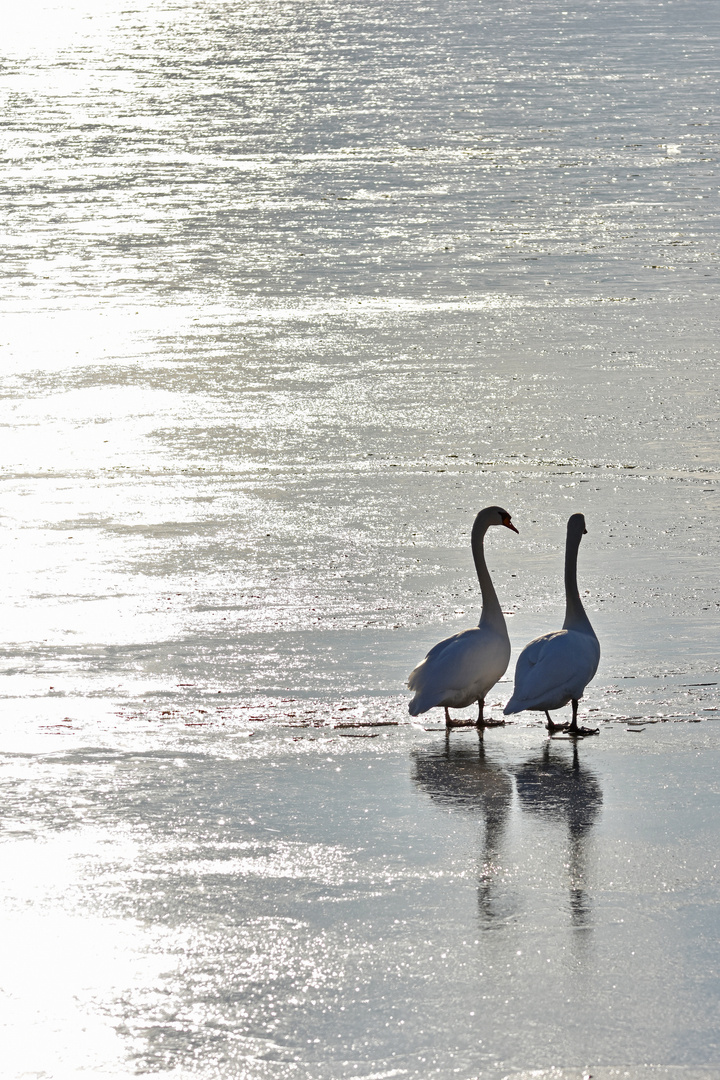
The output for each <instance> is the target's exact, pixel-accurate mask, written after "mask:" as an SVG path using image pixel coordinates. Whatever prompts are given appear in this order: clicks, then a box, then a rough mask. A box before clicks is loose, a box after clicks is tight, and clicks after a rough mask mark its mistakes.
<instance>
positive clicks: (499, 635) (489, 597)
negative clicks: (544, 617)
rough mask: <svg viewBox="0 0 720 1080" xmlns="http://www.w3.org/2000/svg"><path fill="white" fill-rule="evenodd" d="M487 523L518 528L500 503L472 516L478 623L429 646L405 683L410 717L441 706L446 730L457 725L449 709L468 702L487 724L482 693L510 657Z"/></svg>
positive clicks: (506, 664)
mask: <svg viewBox="0 0 720 1080" xmlns="http://www.w3.org/2000/svg"><path fill="white" fill-rule="evenodd" d="M491 525H504V526H505V527H506V528H507V529H512V531H513V532H515V533H516V532H517V529H516V528H515V526H514V525H513V523H512V521H511V520H510V515H509V514H508V512H507V510H503V509H502V508H501V507H500V506H487V507H486V508H485V509H484V510H481V511H480V513H479V514H478V515H477V517H476V518H475V522H474V524H473V527H472V534H471V541H470V542H471V546H472V553H473V559H474V560H475V569H476V570H477V576H478V580H479V581H480V592H481V593H482V602H483V606H482V611H481V613H480V622H479V624H478V625H477V626H473V627H470V629H468V630H461V631H460V633H459V634H453V636H452V637H449V638H445V640H444V641H439V642H438V644H437V645H433V647H432V649H431V650H430V652H429V653H428V654H427V656H426V657H425V659H424V660H421V661H420V663H419V664H418V666H417V667H416V668H415V669H414V670H413V671H411V673H410V676H409V678H408V682H407V684H408V688H409V689H410V690H412V691H414V695H415V696H414V697H413V699H412V701H410V703H409V704H408V712H409V713H410V715H411V716H418V715H419V713H424V712H427V711H428V709H433V708H435V706H436V705H440V706H442V707H443V708H444V709H445V725H446V727H447V728H451V727H458V726H460V725H459V724H457V723H455V724H454V723H453V721H452V720H451V719H450V713H449V712H448V709H450V708H452V709H464V708H465V707H466V706H467V705H470V704H472V702H473V701H477V703H478V710H479V711H478V718H477V721H476V723H477V726H478V727H479V728H483V727H485V726H487V723H488V722H487V721H486V720H485V719H484V717H483V708H484V705H485V695H486V694H487V693H488V691H489V690H490V689H491V687H493V686H494V685H495V683H496V682H497V681H498V679H499V678H501V677H502V676H503V675H504V674H505V671H506V670H507V666H508V662H509V660H510V638H509V637H508V632H507V627H506V626H505V619H504V618H503V613H502V610H501V608H500V604H499V602H498V598H497V596H496V594H495V589H494V588H493V583H492V581H491V580H490V574H489V573H488V568H487V566H486V565H485V552H484V550H483V540H484V538H485V533H486V532H487V531H488V529H489V528H490V526H491ZM461 723H462V722H461ZM500 723H503V724H504V723H505V721H504V720H502V721H500Z"/></svg>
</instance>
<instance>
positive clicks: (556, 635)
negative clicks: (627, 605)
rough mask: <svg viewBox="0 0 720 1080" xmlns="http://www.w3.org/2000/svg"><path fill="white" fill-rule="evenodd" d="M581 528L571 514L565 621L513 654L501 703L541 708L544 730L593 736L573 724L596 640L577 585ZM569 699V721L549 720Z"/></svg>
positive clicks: (592, 667)
mask: <svg viewBox="0 0 720 1080" xmlns="http://www.w3.org/2000/svg"><path fill="white" fill-rule="evenodd" d="M586 531H587V530H586V529H585V518H584V517H583V515H582V514H573V515H572V517H571V518H570V519H569V521H568V524H567V541H566V545H565V605H566V606H565V622H564V623H563V628H562V630H556V631H553V632H552V633H549V634H543V635H542V637H538V638H535V640H534V641H531V642H530V644H529V645H526V646H525V648H524V649H523V651H522V652H521V653H520V656H519V657H518V662H517V665H516V668H515V689H514V691H513V695H512V697H511V698H510V700H509V701H508V703H507V705H506V706H505V713H506V715H507V714H509V713H517V712H523V711H524V710H525V709H530V710H535V711H540V712H544V713H545V715H546V716H547V726H548V730H550V731H554V730H559V729H561V728H567V730H568V732H569V733H570V734H572V735H595V734H597V729H596V728H580V727H578V724H577V710H578V701H579V699H580V698H581V697H582V696H583V693H584V692H585V687H586V686H587V684H588V683H589V682H590V680H591V679H592V678H593V676H594V675H595V672H596V671H597V668H598V664H599V662H600V643H599V641H598V639H597V637H596V636H595V631H594V630H593V628H592V626H591V625H590V620H589V619H588V617H587V615H586V613H585V609H584V607H583V605H582V601H581V600H580V593H579V592H578V587H577V557H578V549H579V547H580V541H581V540H582V537H583V535H584V533H585V532H586ZM568 702H571V703H572V710H573V711H572V720H571V721H570V723H569V724H554V723H553V722H552V720H551V719H550V713H549V711H550V710H551V709H561V708H562V707H563V706H564V705H567V704H568Z"/></svg>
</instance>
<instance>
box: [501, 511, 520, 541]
mask: <svg viewBox="0 0 720 1080" xmlns="http://www.w3.org/2000/svg"><path fill="white" fill-rule="evenodd" d="M502 523H503V525H504V526H505V528H506V529H512V531H513V532H514V533H516V532H518V531H517V529H516V528H515V526H514V525H513V523H512V521H511V520H510V516H509V515H508V517H504V518H503V519H502ZM519 535H520V533H518V536H519Z"/></svg>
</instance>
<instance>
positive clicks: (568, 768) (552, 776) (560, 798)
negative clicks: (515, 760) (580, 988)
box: [412, 737, 603, 928]
mask: <svg viewBox="0 0 720 1080" xmlns="http://www.w3.org/2000/svg"><path fill="white" fill-rule="evenodd" d="M473 743H474V745H473V746H472V748H470V747H468V746H467V744H465V745H463V746H458V745H452V746H451V744H450V740H449V739H448V738H447V737H446V738H445V742H444V745H443V747H442V749H440V748H432V747H425V748H422V749H417V750H414V751H413V752H412V766H413V770H412V780H413V782H414V784H415V785H416V786H417V788H419V789H420V790H421V791H423V792H424V793H425V794H427V795H429V796H430V798H431V799H432V800H433V801H434V802H435V803H436V805H438V806H442V807H445V808H448V809H452V810H459V811H462V812H464V813H467V814H471V815H474V816H476V817H478V818H481V819H482V822H483V826H484V828H483V833H482V839H481V843H482V854H481V859H480V869H479V882H478V904H479V908H480V912H481V914H482V915H483V916H484V917H485V918H489V919H492V918H494V917H497V916H498V915H500V914H501V913H505V914H506V913H507V912H506V911H505V912H501V909H500V897H499V887H498V882H499V881H500V880H501V878H502V872H503V868H504V865H505V864H507V861H508V857H509V856H508V855H507V854H506V848H507V845H508V839H507V833H508V824H509V822H510V818H511V814H512V810H513V803H514V792H515V789H517V796H518V797H517V802H516V803H515V805H516V807H517V808H518V809H519V810H520V812H521V813H523V814H527V815H530V816H531V817H534V818H535V819H540V820H543V821H547V822H550V823H552V824H561V825H564V826H565V827H566V828H567V832H568V841H569V857H568V859H567V860H566V862H565V866H566V872H567V875H568V882H569V908H570V920H571V923H572V925H573V926H575V927H578V928H587V927H588V926H589V925H590V900H589V897H588V891H587V864H588V858H589V852H590V840H591V834H592V830H593V826H594V824H595V822H596V821H597V819H598V817H599V814H600V811H601V808H602V804H603V795H602V788H601V786H600V781H599V780H598V777H597V776H596V775H595V773H594V772H593V771H592V770H591V769H588V768H587V767H586V766H584V765H582V764H581V762H580V757H579V752H578V747H577V744H575V745H573V747H572V756H571V757H568V755H567V753H566V750H565V748H562V749H561V748H560V747H557V746H555V745H554V744H552V743H551V741H550V740H548V742H547V743H546V744H545V746H544V747H543V748H542V749H540V750H538V751H537V752H536V753H534V754H533V755H532V756H531V757H529V758H528V759H527V760H525V761H524V762H522V763H520V764H519V765H516V766H512V765H508V764H504V763H502V762H500V761H497V760H495V759H494V758H493V756H492V754H489V753H488V751H487V749H486V747H485V744H484V742H483V740H482V738H480V739H479V740H478V741H477V742H475V740H473ZM504 906H506V905H504Z"/></svg>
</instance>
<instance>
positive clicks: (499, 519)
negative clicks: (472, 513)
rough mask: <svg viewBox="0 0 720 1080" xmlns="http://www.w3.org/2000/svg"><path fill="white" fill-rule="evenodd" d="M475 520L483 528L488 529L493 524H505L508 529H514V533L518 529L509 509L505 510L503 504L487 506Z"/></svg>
mask: <svg viewBox="0 0 720 1080" xmlns="http://www.w3.org/2000/svg"><path fill="white" fill-rule="evenodd" d="M475 522H476V524H477V525H479V526H480V527H481V528H483V529H488V528H489V527H490V526H491V525H504V526H505V528H506V529H512V531H513V532H514V533H516V532H517V531H518V530H517V529H516V528H515V526H514V525H513V523H512V518H511V517H510V515H509V514H508V512H507V510H503V508H502V506H486V507H485V509H484V510H481V511H480V513H479V514H478V516H477V517H476V518H475Z"/></svg>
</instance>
